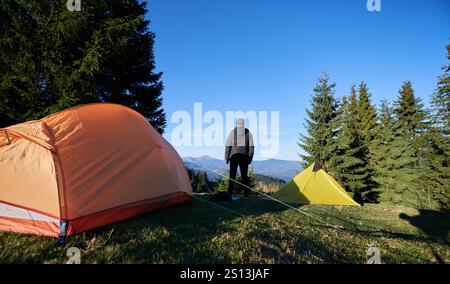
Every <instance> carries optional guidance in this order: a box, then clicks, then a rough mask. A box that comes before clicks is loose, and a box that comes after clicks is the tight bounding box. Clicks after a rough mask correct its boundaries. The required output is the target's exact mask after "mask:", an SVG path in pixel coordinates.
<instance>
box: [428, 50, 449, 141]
mask: <svg viewBox="0 0 450 284" xmlns="http://www.w3.org/2000/svg"><path fill="white" fill-rule="evenodd" d="M447 59H449V60H450V45H447ZM442 71H443V72H444V74H443V75H442V76H440V77H439V78H438V86H437V89H436V91H435V92H434V94H433V97H432V100H431V105H432V108H433V123H434V125H435V126H436V129H437V130H438V131H439V132H440V133H441V134H442V135H443V136H446V137H449V136H450V64H446V65H444V66H442Z"/></svg>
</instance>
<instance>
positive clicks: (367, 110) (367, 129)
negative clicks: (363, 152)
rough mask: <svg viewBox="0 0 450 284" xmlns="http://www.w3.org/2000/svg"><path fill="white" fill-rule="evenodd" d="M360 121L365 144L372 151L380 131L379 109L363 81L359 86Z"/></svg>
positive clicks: (358, 113)
mask: <svg viewBox="0 0 450 284" xmlns="http://www.w3.org/2000/svg"><path fill="white" fill-rule="evenodd" d="M357 111H358V112H357V115H358V123H359V125H360V126H359V129H360V130H361V135H362V139H363V142H364V146H365V147H366V148H367V149H368V150H369V151H370V152H371V149H372V141H373V140H374V138H375V136H376V134H377V131H378V122H377V111H376V108H375V107H374V106H373V105H372V100H371V94H370V93H369V89H368V87H367V84H366V83H364V82H361V84H360V85H359V88H358V109H357Z"/></svg>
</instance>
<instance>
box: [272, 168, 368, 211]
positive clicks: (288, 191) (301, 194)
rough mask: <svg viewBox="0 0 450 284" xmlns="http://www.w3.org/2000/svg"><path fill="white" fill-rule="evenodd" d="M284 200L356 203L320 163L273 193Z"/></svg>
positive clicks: (342, 203)
mask: <svg viewBox="0 0 450 284" xmlns="http://www.w3.org/2000/svg"><path fill="white" fill-rule="evenodd" d="M273 197H274V198H276V199H278V200H280V201H283V202H293V203H301V204H327V205H355V206H359V204H358V203H356V202H355V201H354V200H353V199H352V198H351V197H350V195H349V194H348V193H347V192H346V191H345V190H344V189H343V188H342V186H341V185H340V184H339V183H337V181H336V180H334V179H333V178H332V177H331V176H330V175H329V174H328V173H327V172H325V171H324V170H323V169H321V168H320V165H319V164H318V163H315V164H312V165H311V166H309V167H308V168H307V169H305V170H304V171H303V172H301V173H299V174H298V175H297V176H296V177H294V179H293V180H291V181H290V182H289V183H288V184H286V185H285V186H283V187H282V188H280V189H279V190H278V191H277V192H275V193H274V195H273Z"/></svg>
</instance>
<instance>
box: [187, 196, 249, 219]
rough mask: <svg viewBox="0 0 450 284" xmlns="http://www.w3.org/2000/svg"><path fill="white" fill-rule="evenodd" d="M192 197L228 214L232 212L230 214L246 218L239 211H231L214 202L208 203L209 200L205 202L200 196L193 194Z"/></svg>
mask: <svg viewBox="0 0 450 284" xmlns="http://www.w3.org/2000/svg"><path fill="white" fill-rule="evenodd" d="M192 197H193V198H195V199H197V200H200V201H202V202H204V203H206V204H210V205H213V206H216V207H218V208H220V209H224V210H225V211H228V212H230V213H233V214H236V215H238V216H241V217H245V215H244V214H242V213H239V212H238V211H235V210H231V209H229V208H226V207H223V206H220V205H218V204H216V203H213V202H209V201H207V200H204V199H203V198H200V197H198V196H195V194H192Z"/></svg>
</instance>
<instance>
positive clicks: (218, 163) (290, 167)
mask: <svg viewBox="0 0 450 284" xmlns="http://www.w3.org/2000/svg"><path fill="white" fill-rule="evenodd" d="M183 162H184V164H185V165H186V167H188V168H191V169H194V170H198V171H205V172H207V174H208V178H209V179H211V180H219V179H222V176H220V175H218V174H215V173H212V172H211V171H208V170H206V169H205V168H204V167H202V166H201V165H203V166H205V167H208V168H209V169H212V170H214V171H217V172H219V173H221V174H223V175H228V167H229V166H228V165H227V164H226V163H225V162H224V161H223V160H219V159H216V158H212V157H210V156H200V157H197V158H193V157H185V158H183ZM250 167H254V172H255V174H258V175H263V176H268V177H274V178H278V179H281V180H284V181H286V182H287V181H290V180H291V179H292V178H293V177H294V176H295V175H297V173H299V172H300V171H301V170H302V168H301V164H300V161H287V160H277V159H269V160H262V161H253V162H252V164H251V165H250Z"/></svg>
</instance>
